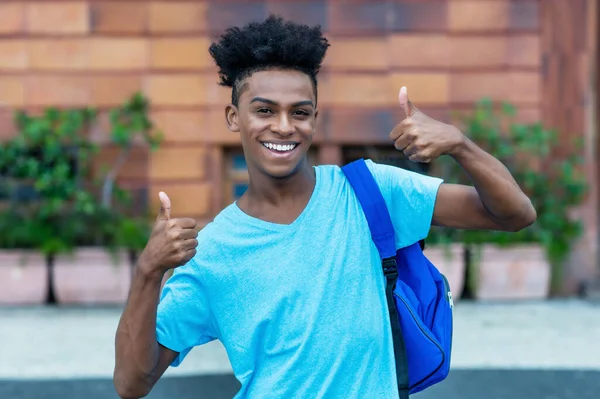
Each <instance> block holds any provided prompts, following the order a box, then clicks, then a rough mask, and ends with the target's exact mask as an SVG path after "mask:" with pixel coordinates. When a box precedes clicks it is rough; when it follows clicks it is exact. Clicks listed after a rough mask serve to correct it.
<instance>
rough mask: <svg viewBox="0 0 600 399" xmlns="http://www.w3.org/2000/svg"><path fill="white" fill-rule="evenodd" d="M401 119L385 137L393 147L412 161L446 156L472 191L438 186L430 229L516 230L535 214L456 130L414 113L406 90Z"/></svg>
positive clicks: (501, 171) (507, 178)
mask: <svg viewBox="0 0 600 399" xmlns="http://www.w3.org/2000/svg"><path fill="white" fill-rule="evenodd" d="M399 100H400V106H401V107H402V108H403V110H404V112H405V114H406V119H404V120H403V121H402V122H401V123H399V124H398V125H397V126H396V127H394V129H393V130H392V132H391V133H390V138H391V139H392V140H394V146H395V147H396V148H397V149H398V150H401V151H403V152H404V154H405V155H406V156H407V157H408V158H409V159H410V160H411V161H415V162H425V163H427V162H431V161H432V160H434V159H436V158H438V157H439V156H441V155H449V156H451V157H452V158H454V160H455V161H456V162H458V164H459V165H460V166H461V167H462V169H463V170H464V171H465V173H466V174H467V175H468V176H469V178H470V180H471V182H472V183H473V187H470V186H465V185H458V184H442V185H441V186H440V189H439V191H438V196H437V200H436V205H435V209H434V212H433V220H432V224H434V225H437V226H444V227H451V228H458V229H481V230H501V231H519V230H521V229H523V228H525V227H527V226H529V225H531V224H532V223H533V222H535V220H536V218H537V215H536V211H535V209H534V208H533V206H532V204H531V201H530V200H529V198H527V196H526V195H525V194H524V193H523V191H521V189H520V187H519V185H518V184H517V182H516V181H515V179H514V178H513V177H512V176H511V174H510V172H509V171H508V170H507V169H506V167H505V166H504V165H503V164H502V163H501V162H500V161H498V160H497V159H496V158H494V157H493V156H492V155H490V154H488V153H487V152H485V151H483V150H482V149H481V148H479V147H478V146H477V145H476V144H475V143H473V142H472V141H471V140H469V139H468V138H467V137H465V136H464V135H463V134H462V133H461V131H460V130H459V129H457V128H456V127H454V126H452V125H448V124H446V123H442V122H439V121H437V120H435V119H432V118H430V117H428V116H427V115H425V114H423V113H422V112H421V111H419V110H418V109H417V108H416V107H415V106H414V105H413V104H412V103H411V102H410V101H409V99H408V93H407V89H406V87H402V88H401V89H400V93H399Z"/></svg>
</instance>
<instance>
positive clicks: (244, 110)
mask: <svg viewBox="0 0 600 399" xmlns="http://www.w3.org/2000/svg"><path fill="white" fill-rule="evenodd" d="M315 102H316V99H315V93H314V88H313V85H312V82H311V79H310V77H308V76H307V75H306V74H304V73H302V72H298V71H293V70H292V71H290V70H269V71H259V72H255V73H254V74H252V75H251V76H250V77H249V78H248V79H247V80H246V82H245V84H244V86H243V89H242V91H241V94H240V97H239V101H238V106H237V107H236V106H233V105H229V106H228V107H227V109H226V116H227V124H228V127H229V130H231V131H233V132H239V133H240V136H241V140H242V146H243V148H244V153H245V156H246V161H247V163H248V171H249V173H253V172H254V173H256V172H261V173H263V174H266V175H267V176H269V177H271V178H274V179H284V178H287V177H290V176H292V175H294V174H295V173H297V172H298V171H299V170H300V169H301V168H302V167H303V166H305V165H306V153H307V151H308V149H309V147H310V144H311V142H312V138H313V135H314V134H315V126H316V118H317V109H316V104H315Z"/></svg>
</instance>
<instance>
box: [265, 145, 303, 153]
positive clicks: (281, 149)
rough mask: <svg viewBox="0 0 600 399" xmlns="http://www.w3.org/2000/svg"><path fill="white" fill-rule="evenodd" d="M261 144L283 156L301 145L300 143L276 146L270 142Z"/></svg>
mask: <svg viewBox="0 0 600 399" xmlns="http://www.w3.org/2000/svg"><path fill="white" fill-rule="evenodd" d="M261 144H262V145H263V146H265V147H266V148H268V149H269V150H271V151H275V152H279V153H282V154H283V153H286V152H291V151H293V150H294V149H295V148H296V147H298V145H299V144H298V143H288V144H275V143H269V142H263V143H261Z"/></svg>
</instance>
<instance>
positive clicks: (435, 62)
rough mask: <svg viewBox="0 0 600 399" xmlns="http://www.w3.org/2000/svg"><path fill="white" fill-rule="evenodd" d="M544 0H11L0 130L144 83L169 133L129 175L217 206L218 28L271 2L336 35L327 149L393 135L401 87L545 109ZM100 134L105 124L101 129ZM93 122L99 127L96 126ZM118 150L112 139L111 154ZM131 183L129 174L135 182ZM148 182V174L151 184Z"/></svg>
mask: <svg viewBox="0 0 600 399" xmlns="http://www.w3.org/2000/svg"><path fill="white" fill-rule="evenodd" d="M540 4H541V3H540V2H539V1H533V0H423V1H415V0H412V1H411V0H406V1H400V0H398V1H369V2H367V1H335V0H331V1H304V2H302V1H262V2H261V1H248V0H246V1H238V2H232V1H218V2H217V1H204V2H202V1H141V0H138V1H125V0H119V1H87V2H85V1H39V2H30V1H18V2H17V1H14V2H11V1H8V2H7V1H3V2H1V3H0V137H7V136H9V135H11V134H13V133H14V131H12V127H11V125H10V123H9V120H10V118H11V113H12V111H13V110H14V108H22V107H24V108H28V109H39V108H41V107H45V106H50V105H59V106H78V105H85V104H92V105H95V106H98V107H101V108H103V109H105V108H106V107H109V106H113V105H116V104H118V103H120V102H121V101H123V100H124V99H125V98H126V97H127V96H128V95H130V94H131V93H132V92H133V91H135V90H143V92H144V93H145V94H146V95H147V96H149V98H150V100H151V101H152V104H153V114H152V116H153V118H154V119H155V121H156V122H157V124H158V125H159V127H160V128H162V129H164V131H165V134H166V143H165V145H164V147H163V148H162V149H160V150H159V151H158V152H157V153H155V154H152V155H151V156H149V159H147V158H148V157H147V156H146V155H145V153H143V152H140V153H139V155H136V156H135V157H133V159H132V162H131V163H130V165H129V166H128V167H127V169H126V170H125V171H124V173H123V176H121V177H122V178H123V179H126V180H127V179H128V180H129V181H131V182H134V181H136V182H146V181H148V182H149V183H148V184H149V188H150V190H149V191H150V199H151V201H152V202H153V204H154V205H153V206H155V207H156V209H158V208H157V204H156V202H157V200H156V193H157V191H158V190H165V191H167V192H168V193H169V195H170V196H171V198H172V200H173V202H174V205H173V206H174V209H173V211H174V214H176V215H183V214H185V215H189V216H196V217H199V218H201V217H210V216H211V215H213V214H214V213H216V212H217V211H218V210H219V209H221V207H222V206H223V205H224V204H223V198H224V197H223V194H222V192H221V191H222V184H221V177H222V176H223V165H222V163H223V159H224V155H223V151H222V148H223V146H225V145H235V144H236V143H238V138H237V136H236V135H234V134H232V133H230V132H228V131H227V130H226V128H225V125H224V120H223V106H224V105H225V104H226V103H227V102H228V100H229V92H228V91H227V90H226V89H224V88H220V87H218V86H217V84H216V82H217V75H216V70H215V68H214V67H213V65H212V61H211V60H210V59H209V55H208V52H207V48H208V45H209V43H210V35H212V34H214V33H216V32H219V31H221V30H223V29H224V28H225V27H227V26H229V25H231V24H240V23H244V22H246V21H248V20H250V19H260V18H263V17H265V16H266V15H267V14H268V13H269V12H274V13H277V14H280V15H283V16H284V17H288V18H292V19H294V20H297V21H300V22H307V23H311V24H314V23H320V24H321V25H322V26H323V28H324V30H325V31H326V33H327V36H328V38H329V39H330V40H331V43H332V47H331V48H330V52H329V54H328V56H327V59H326V62H325V67H324V69H323V72H322V75H321V77H320V108H321V115H322V118H321V121H320V130H319V133H318V135H319V136H318V139H317V148H319V149H320V151H321V152H320V154H321V157H320V159H321V161H323V162H331V161H333V162H335V161H336V160H339V159H340V158H339V157H340V155H339V150H338V146H339V145H343V144H361V143H387V135H388V133H389V131H390V129H391V128H392V127H393V126H394V125H395V124H396V123H397V122H399V121H400V120H401V119H400V118H401V112H400V110H399V109H398V106H397V91H398V89H399V87H400V86H401V85H407V86H408V88H409V93H410V96H411V99H412V100H413V102H414V103H415V104H416V105H417V106H418V107H419V108H420V109H422V110H423V111H424V112H428V113H430V114H431V115H432V116H434V117H438V118H441V119H444V120H449V111H450V110H451V109H452V110H456V109H459V110H461V109H462V110H465V109H468V108H469V107H470V105H471V104H472V102H473V101H475V100H477V99H479V98H480V97H482V96H490V97H492V98H495V99H505V100H510V101H512V102H513V103H515V104H516V105H518V106H519V107H520V110H521V112H522V117H523V119H526V120H534V119H538V118H540V117H541V111H542V94H543V81H542V74H541V60H542V30H541V20H542V19H541V15H542V12H541V5H540ZM98 132H99V134H98V135H97V138H98V139H100V140H101V139H102V132H103V131H102V130H99V131H98ZM98 132H97V133H98ZM103 156H104V157H106V158H105V159H110V156H111V155H110V151H107V152H105V154H104V155H103ZM132 184H133V183H132ZM144 184H145V183H144Z"/></svg>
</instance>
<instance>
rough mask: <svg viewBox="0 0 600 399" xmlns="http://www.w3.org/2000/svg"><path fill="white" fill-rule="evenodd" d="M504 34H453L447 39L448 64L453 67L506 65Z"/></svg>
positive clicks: (505, 40)
mask: <svg viewBox="0 0 600 399" xmlns="http://www.w3.org/2000/svg"><path fill="white" fill-rule="evenodd" d="M506 50H507V38H506V37H505V36H492V37H478V36H455V37H450V38H449V39H448V65H449V66H450V67H454V68H477V67H495V68H499V67H502V66H504V65H506V59H507V57H506V53H507V51H506Z"/></svg>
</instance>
